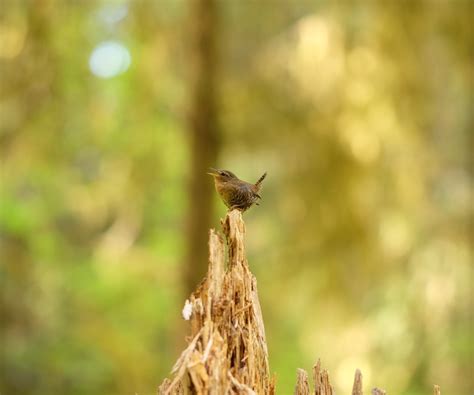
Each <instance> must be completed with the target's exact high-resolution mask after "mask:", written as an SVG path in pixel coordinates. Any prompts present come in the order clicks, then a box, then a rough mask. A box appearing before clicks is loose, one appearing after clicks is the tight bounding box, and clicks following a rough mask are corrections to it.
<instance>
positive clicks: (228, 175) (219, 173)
mask: <svg viewBox="0 0 474 395" xmlns="http://www.w3.org/2000/svg"><path fill="white" fill-rule="evenodd" d="M207 174H209V175H211V176H213V177H214V179H215V180H217V181H223V182H226V181H230V180H236V179H237V176H236V175H235V174H234V173H232V172H231V171H229V170H221V169H214V168H212V167H210V168H209V171H208V172H207Z"/></svg>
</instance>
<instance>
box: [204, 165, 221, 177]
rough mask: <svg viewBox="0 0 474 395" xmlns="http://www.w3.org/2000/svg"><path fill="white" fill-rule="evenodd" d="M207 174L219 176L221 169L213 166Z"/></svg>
mask: <svg viewBox="0 0 474 395" xmlns="http://www.w3.org/2000/svg"><path fill="white" fill-rule="evenodd" d="M206 174H209V175H210V176H218V175H219V171H218V170H217V169H214V168H213V167H210V168H209V169H208V171H207V173H206Z"/></svg>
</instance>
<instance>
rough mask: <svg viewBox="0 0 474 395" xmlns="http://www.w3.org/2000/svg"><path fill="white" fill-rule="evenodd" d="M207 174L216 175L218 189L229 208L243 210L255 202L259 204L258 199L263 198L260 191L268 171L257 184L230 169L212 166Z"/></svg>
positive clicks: (215, 182)
mask: <svg viewBox="0 0 474 395" xmlns="http://www.w3.org/2000/svg"><path fill="white" fill-rule="evenodd" d="M207 174H210V175H211V176H213V177H214V184H215V186H216V191H217V193H218V194H219V195H220V197H221V198H222V201H223V202H224V203H225V205H226V206H227V207H228V208H229V210H234V209H238V210H240V211H242V212H243V211H245V210H247V209H249V208H250V207H251V206H252V205H253V204H254V203H255V204H256V205H257V206H258V200H259V199H261V197H260V195H259V194H258V193H259V192H260V189H261V185H262V181H263V180H264V178H265V177H266V175H267V173H264V174H263V175H262V176H261V177H260V178H259V179H258V181H257V182H256V183H255V184H250V183H249V182H245V181H242V180H240V179H239V178H237V176H236V175H235V174H234V173H232V172H231V171H229V170H221V169H213V168H212V167H211V168H210V169H209V172H208V173H207Z"/></svg>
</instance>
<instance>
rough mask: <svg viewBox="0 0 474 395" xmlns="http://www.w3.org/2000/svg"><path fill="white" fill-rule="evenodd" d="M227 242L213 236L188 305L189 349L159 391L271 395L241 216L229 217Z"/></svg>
mask: <svg viewBox="0 0 474 395" xmlns="http://www.w3.org/2000/svg"><path fill="white" fill-rule="evenodd" d="M222 228H223V232H224V235H225V238H226V242H227V246H228V259H227V266H226V255H225V245H224V240H223V238H222V237H221V236H220V235H219V234H218V233H217V232H216V231H214V230H213V229H211V231H210V234H209V267H208V273H207V276H206V278H205V279H204V280H203V281H202V282H201V284H200V285H199V286H198V288H197V290H196V291H194V293H193V294H192V295H191V297H190V298H189V300H187V301H186V305H185V308H184V309H183V316H184V317H185V319H189V320H190V323H191V336H190V339H191V340H190V341H189V344H188V347H187V348H186V349H185V350H184V351H183V353H182V354H181V356H180V357H179V358H178V361H177V362H176V364H175V365H174V367H173V370H172V375H173V377H172V379H165V381H164V382H163V383H162V384H161V386H160V387H159V389H158V393H159V394H160V395H165V394H216V395H220V394H273V393H274V384H273V381H272V380H271V379H270V371H269V365H268V351H267V344H266V340H265V329H264V326H263V319H262V312H261V309H260V303H259V300H258V294H257V281H256V279H255V277H254V276H253V274H252V273H251V272H250V269H249V266H248V263H247V259H246V257H245V248H244V236H245V225H244V222H243V221H242V215H241V213H240V211H238V210H233V211H231V212H229V213H227V215H226V218H225V220H224V221H222Z"/></svg>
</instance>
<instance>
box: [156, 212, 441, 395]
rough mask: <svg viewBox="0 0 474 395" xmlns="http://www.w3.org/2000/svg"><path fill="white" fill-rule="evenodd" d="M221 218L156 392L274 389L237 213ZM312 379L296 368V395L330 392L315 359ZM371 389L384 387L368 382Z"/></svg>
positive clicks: (204, 394) (357, 385) (228, 393)
mask: <svg viewBox="0 0 474 395" xmlns="http://www.w3.org/2000/svg"><path fill="white" fill-rule="evenodd" d="M221 223H222V231H223V235H224V237H222V236H221V235H219V234H218V233H217V232H216V231H215V230H214V229H211V230H210V232H209V266H208V272H207V275H206V277H205V278H204V280H203V281H202V282H201V284H199V286H198V287H197V289H196V291H194V292H193V293H192V295H191V296H190V298H189V299H188V300H186V303H185V306H184V309H183V317H184V319H186V320H189V321H190V324H191V325H190V326H191V335H190V336H189V339H188V346H187V348H186V349H185V350H184V351H183V352H182V354H181V356H180V357H179V358H178V361H177V362H176V363H175V365H174V367H173V370H172V371H171V374H172V378H171V379H169V378H167V379H165V380H164V381H163V383H162V384H161V385H160V387H159V388H158V394H159V395H184V394H198V395H208V394H209V395H232V394H247V395H255V394H259V395H260V394H262V395H269V394H270V395H271V394H274V393H275V384H274V380H273V378H271V377H270V369H269V365H268V351H267V343H266V340H265V328H264V325H263V318H262V311H261V309H260V302H259V299H258V293H257V280H256V279H255V277H254V275H253V274H252V273H251V272H250V269H249V266H248V262H247V258H246V257H245V246H244V237H245V225H244V222H243V220H242V214H241V213H240V211H238V210H233V211H231V212H229V213H227V215H226V217H225V219H224V220H223V221H221ZM224 238H225V240H224ZM226 246H227V254H226ZM313 382H314V390H311V389H310V383H309V380H308V374H307V372H306V371H305V370H303V369H298V371H297V381H296V387H295V391H294V393H295V395H309V394H314V395H334V394H335V392H334V389H333V386H332V385H331V383H330V380H329V373H328V371H327V370H326V369H322V367H321V361H320V360H318V362H317V363H316V365H315V366H314V367H313ZM371 393H372V394H374V395H384V394H385V391H384V390H382V389H379V388H373V389H372V391H371ZM362 394H363V389H362V373H361V372H360V370H359V369H357V370H356V372H355V377H354V385H353V388H352V395H362ZM434 395H440V389H439V386H434Z"/></svg>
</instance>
